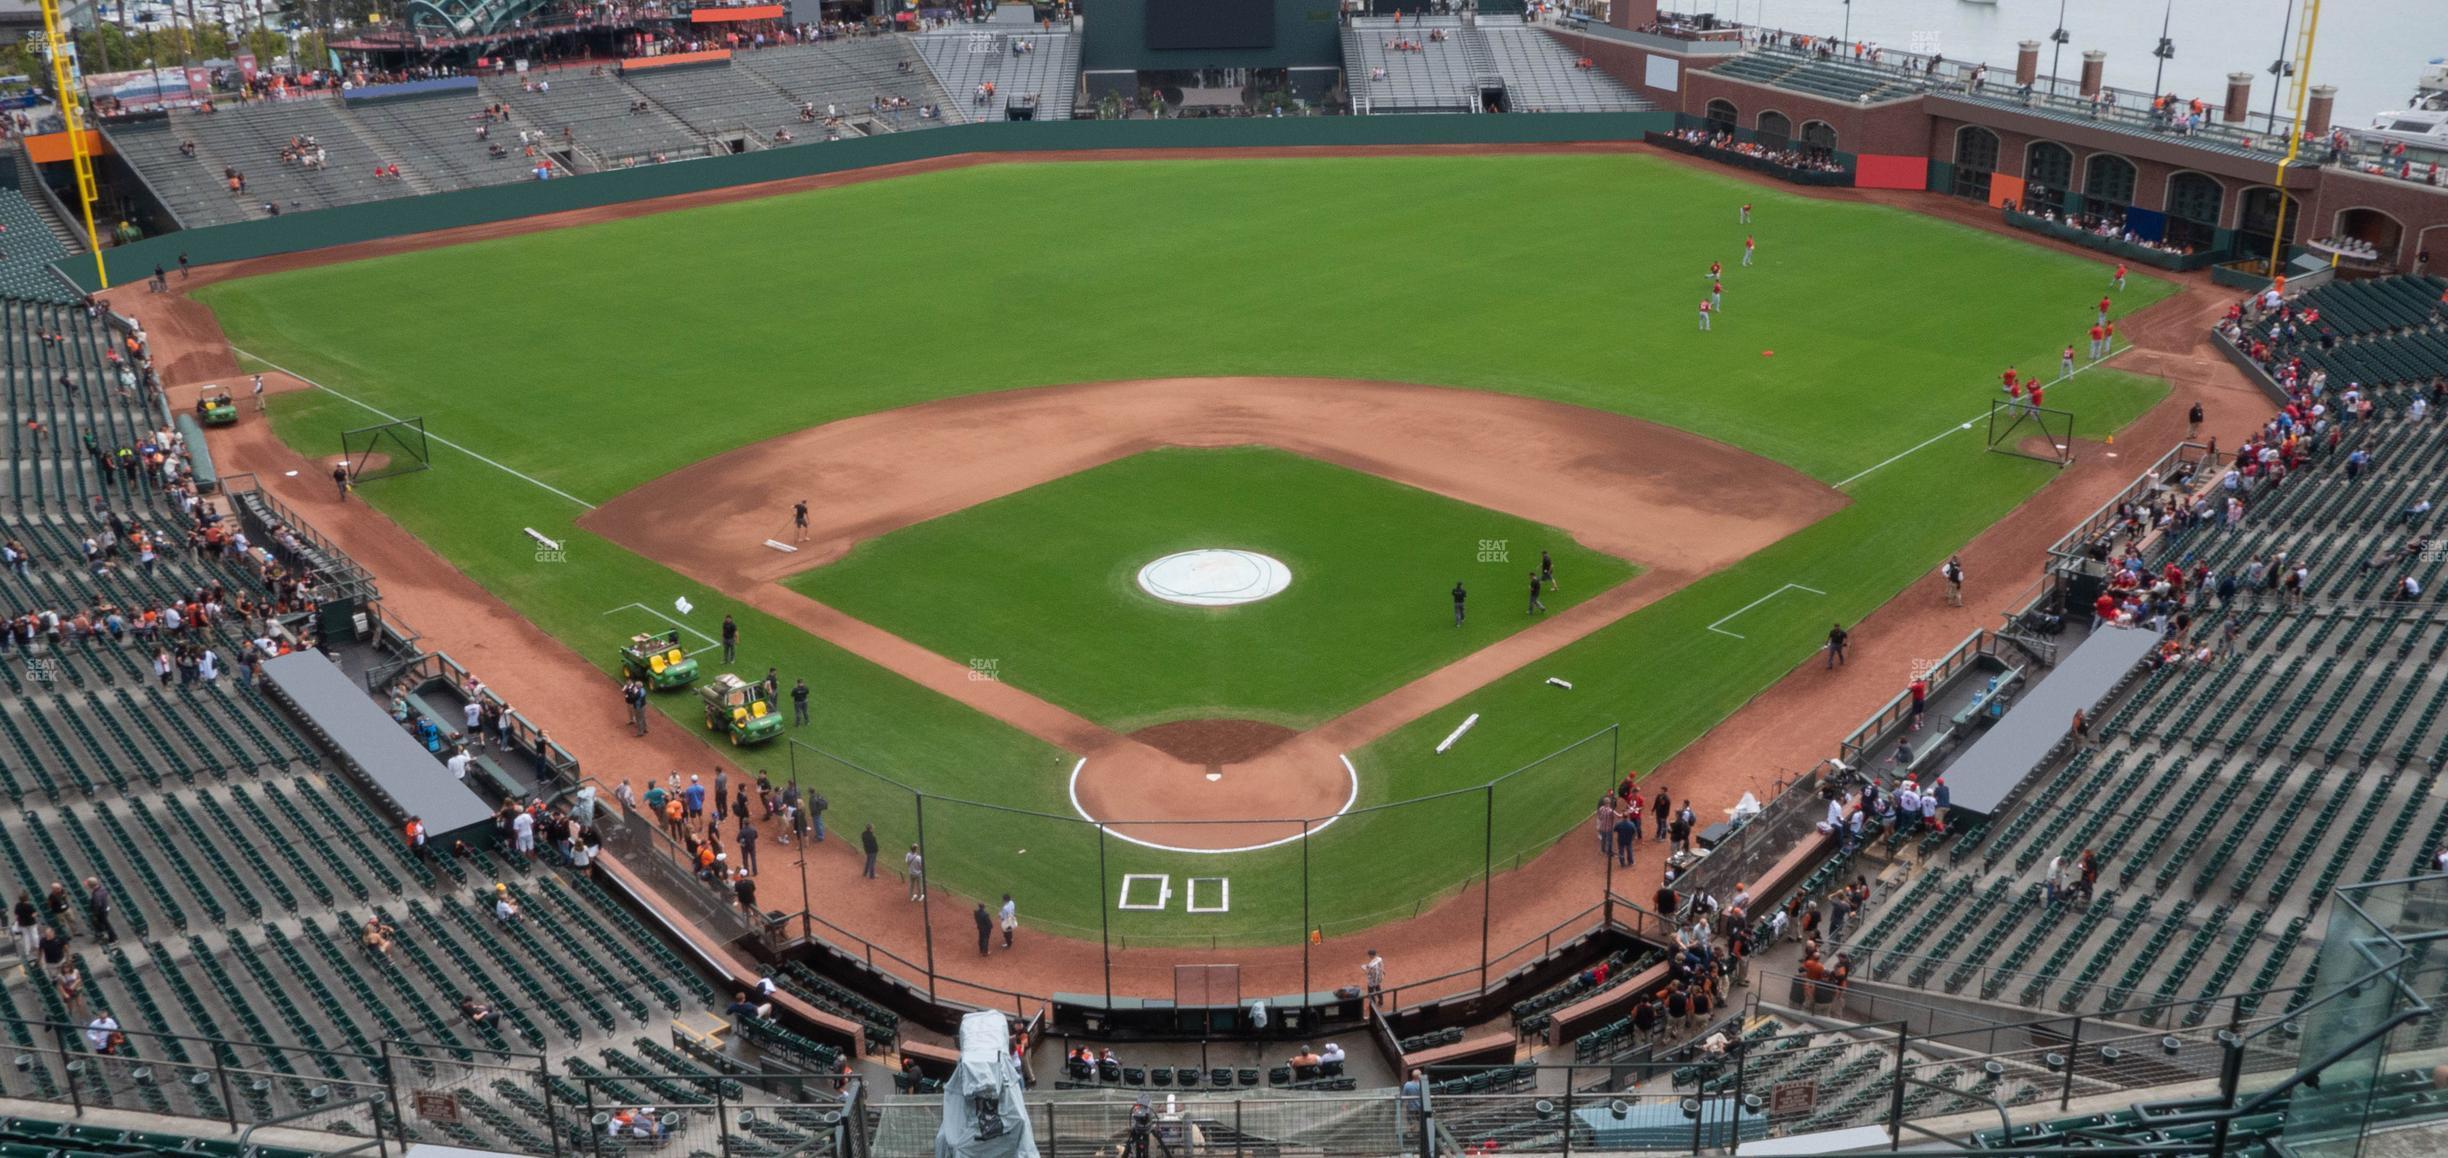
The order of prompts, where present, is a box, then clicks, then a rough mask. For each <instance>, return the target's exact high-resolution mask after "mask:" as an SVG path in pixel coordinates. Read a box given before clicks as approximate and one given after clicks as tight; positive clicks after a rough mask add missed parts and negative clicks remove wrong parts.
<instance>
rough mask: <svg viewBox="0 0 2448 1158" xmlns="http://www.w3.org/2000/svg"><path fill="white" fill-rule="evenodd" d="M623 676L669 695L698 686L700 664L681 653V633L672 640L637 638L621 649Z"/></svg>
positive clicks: (666, 637) (676, 634)
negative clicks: (667, 692) (691, 685)
mask: <svg viewBox="0 0 2448 1158" xmlns="http://www.w3.org/2000/svg"><path fill="white" fill-rule="evenodd" d="M620 658H621V675H622V676H623V677H624V678H627V679H633V680H642V681H644V682H645V684H646V686H647V687H650V688H653V689H654V690H656V691H658V692H661V691H669V690H671V689H673V688H685V687H687V686H689V685H690V684H693V683H696V682H697V661H696V660H693V659H690V658H689V657H688V653H687V652H685V651H682V650H680V633H679V632H677V631H675V632H672V633H671V634H670V635H669V636H660V635H633V636H630V637H629V644H628V646H626V647H623V648H621V653H620Z"/></svg>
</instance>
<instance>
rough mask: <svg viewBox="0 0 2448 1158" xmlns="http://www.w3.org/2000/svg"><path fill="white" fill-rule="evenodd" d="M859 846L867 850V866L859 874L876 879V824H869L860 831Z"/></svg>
mask: <svg viewBox="0 0 2448 1158" xmlns="http://www.w3.org/2000/svg"><path fill="white" fill-rule="evenodd" d="M859 848H860V849H861V850H863V851H865V852H866V854H867V868H866V869H865V870H864V871H863V872H861V873H860V874H859V875H861V876H864V877H866V878H867V879H868V880H871V881H872V880H874V879H875V858H876V851H877V846H876V834H875V826H874V825H872V824H870V825H868V826H867V828H866V830H865V831H863V832H861V833H859Z"/></svg>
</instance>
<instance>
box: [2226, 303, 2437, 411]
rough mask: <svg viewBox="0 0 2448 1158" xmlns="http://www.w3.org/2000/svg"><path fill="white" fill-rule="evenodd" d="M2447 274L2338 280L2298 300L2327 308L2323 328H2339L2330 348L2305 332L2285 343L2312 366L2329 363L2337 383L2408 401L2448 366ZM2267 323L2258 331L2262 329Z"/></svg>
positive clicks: (2326, 366) (2331, 377)
mask: <svg viewBox="0 0 2448 1158" xmlns="http://www.w3.org/2000/svg"><path fill="white" fill-rule="evenodd" d="M2443 291H2448V278H2443V277H2438V276H2423V277H2391V278H2380V279H2377V280H2372V281H2348V282H2332V283H2330V284H2328V285H2324V286H2321V287H2320V288H2318V289H2315V290H2312V291H2310V292H2308V293H2305V294H2304V295H2303V296H2302V297H2301V298H2299V299H2298V300H2297V304H2298V306H2300V307H2303V308H2309V309H2316V310H2319V311H2320V323H2319V328H2320V329H2322V330H2327V331H2329V332H2331V333H2334V334H2336V335H2338V337H2339V339H2340V340H2339V341H2338V342H2337V343H2336V344H2335V345H2333V346H2331V347H2330V348H2328V349H2326V350H2324V349H2322V348H2321V347H2320V344H2319V343H2318V342H2316V341H2311V340H2305V341H2302V342H2301V343H2299V344H2298V345H2296V346H2294V347H2290V348H2287V349H2285V350H2284V351H2283V353H2285V354H2289V355H2295V356H2300V357H2302V358H2303V360H2304V363H2305V365H2306V366H2307V367H2308V368H2310V369H2317V370H2326V371H2328V372H2329V380H2330V382H2331V383H2332V384H2333V385H2334V384H2341V383H2347V382H2356V383H2361V384H2362V385H2363V387H2364V389H2365V391H2366V392H2367V393H2370V394H2373V395H2375V396H2376V397H2379V398H2382V399H2394V400H2395V401H2396V403H2397V404H2398V405H2402V404H2403V401H2404V399H2405V398H2406V397H2410V393H2409V391H2410V390H2412V389H2415V388H2427V387H2428V386H2429V385H2430V382H2431V380H2432V379H2433V378H2435V377H2437V376H2439V375H2440V374H2442V373H2443V372H2448V328H2444V327H2442V326H2441V325H2440V324H2438V323H2437V322H2435V321H2433V318H2435V317H2436V316H2437V314H2436V312H2435V311H2437V309H2438V308H2439V305H2440V295H2441V293H2442V292H2443ZM2266 332H2267V326H2263V327H2261V328H2260V329H2259V330H2257V331H2255V333H2254V336H2256V337H2259V336H2261V335H2262V334H2265V333H2266Z"/></svg>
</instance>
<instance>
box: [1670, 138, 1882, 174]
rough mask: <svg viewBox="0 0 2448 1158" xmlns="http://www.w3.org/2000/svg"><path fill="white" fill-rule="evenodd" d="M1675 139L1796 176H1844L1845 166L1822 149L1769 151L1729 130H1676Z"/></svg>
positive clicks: (1790, 148) (1756, 142)
mask: <svg viewBox="0 0 2448 1158" xmlns="http://www.w3.org/2000/svg"><path fill="white" fill-rule="evenodd" d="M1674 137H1675V139H1676V140H1678V141H1681V142H1683V143H1684V144H1687V145H1690V146H1692V147H1694V148H1697V149H1713V150H1716V151H1719V152H1725V153H1733V154H1736V155H1738V156H1743V157H1749V158H1751V159H1752V160H1755V161H1764V162H1766V163H1768V164H1771V165H1775V166H1777V167H1779V168H1784V169H1792V170H1794V171H1796V172H1802V173H1842V172H1844V166H1842V165H1839V164H1837V163H1836V158H1835V156H1834V155H1833V154H1831V153H1829V152H1828V151H1827V150H1825V149H1817V148H1810V147H1807V146H1799V145H1786V146H1785V147H1783V148H1771V147H1769V146H1767V145H1763V144H1761V143H1760V142H1758V141H1746V140H1743V139H1741V138H1739V137H1736V136H1735V135H1734V132H1733V130H1731V129H1714V130H1712V129H1676V130H1675V131H1674Z"/></svg>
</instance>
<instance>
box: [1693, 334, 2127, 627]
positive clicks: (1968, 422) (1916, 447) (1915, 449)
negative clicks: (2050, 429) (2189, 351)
mask: <svg viewBox="0 0 2448 1158" xmlns="http://www.w3.org/2000/svg"><path fill="white" fill-rule="evenodd" d="M2131 349H2133V346H2131V345H2127V346H2126V347H2125V348H2124V349H2121V350H2110V351H2108V358H2114V357H2116V356H2117V355H2119V354H2122V353H2124V352H2125V351H2126V350H2131ZM2108 358H2101V359H2099V360H2098V361H2095V362H2089V363H2085V364H2083V365H2080V366H2076V367H2074V374H2080V373H2082V372H2083V371H2085V370H2089V369H2091V368H2093V367H2095V366H2098V365H2100V364H2101V363H2104V362H2106V361H2107V360H2108ZM2074 374H2060V375H2058V376H2057V378H2056V379H2055V380H2054V381H2050V382H2045V383H2042V386H2043V387H2047V386H2054V385H2056V384H2057V383H2058V382H2063V381H2065V380H2066V379H2068V378H2071V377H2073V376H2074ZM1988 416H1989V415H1988V413H1987V412H1986V411H1983V412H1982V413H1979V414H1975V415H1973V416H1972V417H1970V418H1968V419H1965V420H1964V421H1963V423H1962V424H1961V425H1958V426H1950V427H1948V428H1946V429H1945V430H1941V431H1939V432H1938V433H1936V434H1934V435H1931V436H1930V437H1928V438H1925V439H1922V440H1921V441H1919V442H1916V443H1914V444H1913V445H1912V447H1911V448H1910V449H1908V450H1906V451H1904V452H1903V453H1902V454H1898V455H1896V456H1895V457H1893V458H1890V459H1888V460H1887V461H1885V462H1882V463H1880V464H1878V465H1877V466H1874V467H1871V468H1870V469H1869V470H1865V471H1863V472H1861V473H1860V474H1857V475H1854V476H1853V477H1852V478H1849V479H1846V480H1844V481H1843V482H1840V483H1837V484H1836V489H1837V490H1843V489H1844V488H1846V487H1849V486H1852V485H1853V484H1854V483H1857V482H1860V481H1861V480H1863V479H1865V478H1868V477H1870V476H1871V475H1872V474H1874V473H1876V472H1878V471H1881V470H1884V469H1886V468H1887V467H1890V466H1894V465H1895V464H1896V463H1898V462H1901V461H1903V460H1905V459H1907V458H1910V457H1912V456H1913V455H1914V454H1916V453H1919V452H1920V451H1921V450H1922V449H1923V448H1924V447H1927V446H1928V445H1929V444H1931V443H1933V442H1936V441H1938V440H1939V439H1941V438H1945V437H1946V436H1948V435H1950V434H1954V433H1957V432H1958V431H1965V430H1970V429H1972V424H1973V423H1975V422H1978V421H1980V420H1981V419H1983V418H1986V417H1988ZM1728 634H1731V633H1730V632H1729V633H1728Z"/></svg>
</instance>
